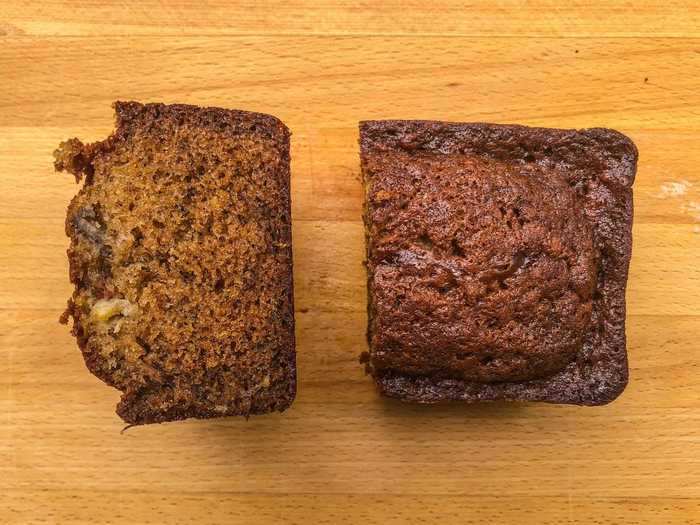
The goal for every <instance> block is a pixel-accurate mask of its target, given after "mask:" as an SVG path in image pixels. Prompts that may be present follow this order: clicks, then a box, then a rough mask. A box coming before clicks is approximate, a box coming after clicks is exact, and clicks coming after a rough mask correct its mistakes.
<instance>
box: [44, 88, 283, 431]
mask: <svg viewBox="0 0 700 525" xmlns="http://www.w3.org/2000/svg"><path fill="white" fill-rule="evenodd" d="M115 109H116V114H117V127H116V129H115V131H114V133H113V134H112V135H111V136H110V137H109V138H108V139H106V140H105V141H102V142H98V143H95V144H90V145H83V144H81V143H80V142H79V141H78V140H77V139H72V140H70V141H68V142H66V143H64V144H62V145H61V148H59V150H58V151H57V152H56V169H57V170H59V171H62V170H66V171H69V172H71V173H73V174H74V175H75V176H76V179H77V180H80V178H81V177H85V183H84V185H83V188H82V189H81V190H80V192H79V193H78V194H77V195H76V197H75V198H74V199H73V201H72V202H71V204H70V206H69V208H68V215H67V219H66V233H67V235H68V236H69V237H70V239H71V245H70V248H69V250H68V256H69V261H70V278H71V282H73V283H74V284H75V292H74V293H73V297H72V298H71V300H70V301H69V306H68V309H67V311H66V314H64V319H63V320H64V321H67V319H68V317H69V316H70V317H72V318H73V321H74V322H73V333H74V334H75V336H76V338H77V340H78V344H79V346H80V349H81V351H82V352H83V356H84V358H85V362H86V364H87V366H88V368H89V369H90V371H92V372H93V373H94V374H95V375H97V376H98V377H100V378H101V379H102V380H103V381H105V382H106V383H107V384H110V385H112V386H114V387H116V388H118V389H120V390H121V391H122V392H123V396H122V400H121V402H120V404H119V406H118V410H117V411H118V413H119V415H120V416H121V417H122V418H123V419H124V420H125V421H126V422H128V423H132V424H141V423H152V422H162V421H172V420H177V419H184V418H187V417H200V418H202V417H217V416H225V415H246V416H247V415H249V414H258V413H265V412H270V411H274V410H284V409H285V408H287V407H288V406H289V405H290V404H291V402H292V401H293V399H294V396H295V392H296V366H295V351H294V317H293V292H292V251H291V217H290V213H291V211H290V193H289V132H288V130H287V128H286V127H285V126H284V125H283V124H282V123H281V122H280V121H279V120H277V119H276V118H274V117H271V116H267V115H261V114H257V113H248V112H242V111H231V110H224V109H218V108H198V107H195V106H186V105H170V106H167V105H163V104H146V105H143V104H139V103H136V102H117V103H116V104H115Z"/></svg>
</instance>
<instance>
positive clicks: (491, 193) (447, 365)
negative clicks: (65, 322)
mask: <svg viewBox="0 0 700 525" xmlns="http://www.w3.org/2000/svg"><path fill="white" fill-rule="evenodd" d="M360 149H361V160H362V172H363V178H364V184H365V191H366V199H365V206H366V208H365V226H366V239H367V268H368V299H369V304H368V316H369V328H368V340H369V350H370V351H369V363H368V370H369V372H370V373H371V374H372V375H373V377H374V379H375V381H376V383H377V385H378V387H379V390H380V392H382V393H383V394H385V395H387V396H390V397H397V398H400V399H402V400H405V401H414V402H421V403H434V402H439V401H448V400H462V401H486V400H498V399H504V400H530V401H547V402H552V403H572V404H581V405H600V404H605V403H608V402H610V401H612V400H613V399H614V398H616V397H617V396H618V395H619V394H620V393H621V392H622V390H623V389H624V388H625V385H626V384H627V376H628V372H627V353H626V349H625V286H626V282H627V269H628V266H629V260H630V252H631V227H632V189H631V188H632V183H633V181H634V176H635V171H636V163H637V149H636V147H635V146H634V144H633V143H632V142H631V141H630V140H629V139H628V138H627V137H625V136H624V135H622V134H620V133H618V132H616V131H612V130H608V129H586V130H580V131H576V130H560V129H544V128H528V127H523V126H502V125H494V124H456V123H444V122H428V121H368V122H362V123H360Z"/></svg>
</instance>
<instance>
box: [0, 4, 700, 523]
mask: <svg viewBox="0 0 700 525" xmlns="http://www.w3.org/2000/svg"><path fill="white" fill-rule="evenodd" d="M32 4H33V5H32ZM565 4H572V5H571V6H569V7H565V6H564V5H565ZM116 99H135V100H139V101H163V102H184V103H192V104H199V105H214V106H222V107H228V108H241V109H249V110H254V111H262V112H267V113H271V114H274V115H277V116H278V117H280V118H281V119H282V120H283V121H284V122H286V123H287V124H288V125H289V127H290V128H291V129H292V132H293V137H292V150H293V151H292V155H293V160H292V170H293V176H292V185H293V214H294V262H295V268H294V277H295V290H296V292H295V293H296V319H297V338H298V347H297V350H298V365H299V374H300V376H299V379H300V383H299V394H298V398H297V401H296V402H295V404H294V405H293V407H292V409H291V410H289V411H288V412H286V413H284V414H277V415H271V416H264V417H256V418H252V419H250V420H249V421H245V420H243V419H223V420H213V421H188V422H183V423H176V424H166V425H156V426H148V427H141V428H133V429H130V430H128V431H127V432H125V433H123V434H122V433H120V430H121V429H122V427H123V424H122V423H121V421H120V420H119V419H118V418H117V416H116V415H115V414H114V406H115V404H116V402H117V400H118V393H117V391H115V390H113V389H111V388H109V387H107V386H105V385H103V384H102V383H100V381H99V380H97V379H96V378H95V377H93V376H91V375H90V374H89V373H88V372H87V370H86V369H85V366H84V365H83V362H82V359H81V356H80V353H79V351H78V350H77V348H76V345H75V342H74V340H73V338H72V337H71V336H70V335H69V333H68V328H67V327H65V326H62V325H59V324H58V317H59V315H60V313H61V311H62V309H63V308H64V305H65V301H66V299H67V297H68V296H69V293H70V291H71V288H70V286H69V283H68V276H67V263H66V257H65V249H66V246H67V239H66V238H65V236H64V233H63V220H64V213H65V208H66V205H67V203H68V201H69V199H70V198H71V196H72V195H73V194H74V193H75V192H76V191H77V187H76V186H75V184H74V182H73V180H72V179H71V177H69V176H66V175H58V174H54V173H53V170H52V157H51V153H52V151H53V149H54V148H55V147H56V145H57V144H58V143H59V141H61V140H63V139H66V138H68V137H73V136H78V137H81V138H82V139H85V140H98V139H102V138H104V137H106V136H107V134H108V133H109V132H110V131H111V129H112V122H113V115H112V110H111V108H110V104H111V102H112V101H114V100H116ZM375 118H425V119H443V120H454V121H489V122H501V123H513V122H515V123H521V124H528V125H540V126H556V127H590V126H605V127H612V128H616V129H619V130H620V131H622V132H624V133H626V134H628V135H629V136H630V137H632V138H633V140H634V141H635V142H636V143H637V145H638V146H639V150H640V162H639V173H638V177H637V182H636V184H635V186H634V195H635V224H634V251H633V260H632V267H631V275H630V281H629V288H628V307H629V309H628V331H627V333H628V343H629V355H630V364H631V383H630V385H629V387H628V388H627V391H626V392H625V393H624V394H623V395H622V397H621V398H619V399H618V400H617V401H615V402H614V403H613V404H611V405H609V406H606V407H600V408H577V407H568V406H547V405H537V404H510V405H509V404H492V405H486V406H459V405H458V406H447V407H418V406H408V405H402V404H400V403H397V402H392V401H387V400H383V399H380V398H379V397H378V396H377V394H376V393H375V391H374V389H373V386H372V383H371V381H370V380H369V379H368V378H367V377H366V376H365V375H364V373H363V369H362V367H361V366H360V365H359V364H358V361H357V358H358V355H359V354H360V352H362V351H363V350H365V339H364V334H365V323H366V315H365V289H364V286H365V284H364V278H365V276H364V268H363V266H362V259H363V249H364V248H363V232H362V226H361V206H362V192H361V187H360V181H359V177H360V175H359V161H358V148H357V122H358V120H361V119H375ZM699 170H700V8H698V4H697V3H695V2H690V1H688V2H683V1H674V0H664V1H663V2H662V1H653V2H609V1H602V0H601V1H598V0H591V1H587V2H566V3H564V2H561V3H560V2H541V3H537V4H535V3H534V2H533V3H530V2H519V1H515V0H505V1H501V2H497V3H496V2H493V3H489V2H487V3H484V5H483V6H479V5H476V4H474V3H468V2H459V1H455V0H453V1H447V2H424V1H418V0H410V1H408V2H399V1H398V0H387V1H384V2H377V3H373V2H369V1H364V0H361V1H359V2H350V1H349V0H324V1H323V2H319V1H315V2H314V1H304V0H287V1H284V2H274V3H273V4H268V5H258V3H257V2H242V3H229V2H224V1H221V0H219V1H213V2H186V1H184V0H178V1H173V2H165V1H158V0H139V1H137V0H122V1H119V2H111V3H107V2H94V1H87V0H84V1H67V0H45V1H43V2H36V3H30V2H24V1H20V0H4V2H2V5H0V184H1V186H0V408H1V410H2V421H1V422H0V523H11V524H20V523H21V524H24V523H61V524H76V523H119V524H122V523H123V524H127V523H128V524H133V523H168V524H172V523H217V522H218V523H269V522H278V523H308V524H316V523H330V524H336V523H360V522H361V523H382V524H393V523H403V522H421V523H433V522H439V523H459V524H470V523H475V524H476V523H479V524H482V523H489V524H490V523H518V524H521V523H547V524H549V523H551V524H554V523H557V524H558V523H581V524H588V523H610V524H612V523H649V524H651V523H654V524H659V523H700V269H699V263H700V257H699V255H700V251H699V249H700V175H699Z"/></svg>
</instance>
